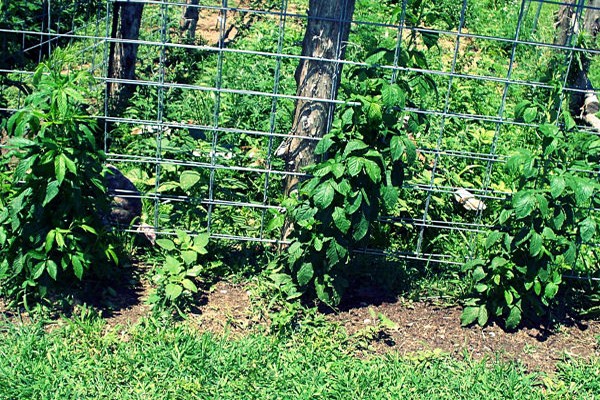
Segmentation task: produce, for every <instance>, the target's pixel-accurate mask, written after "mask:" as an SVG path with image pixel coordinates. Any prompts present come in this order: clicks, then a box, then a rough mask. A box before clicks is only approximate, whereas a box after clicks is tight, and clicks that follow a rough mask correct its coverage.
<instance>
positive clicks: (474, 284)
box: [0, 0, 600, 328]
mask: <svg viewBox="0 0 600 400" xmlns="http://www.w3.org/2000/svg"><path fill="white" fill-rule="evenodd" d="M58 3H59V4H56V8H55V9H53V10H52V12H51V13H50V14H49V16H50V17H51V18H50V21H55V22H54V25H52V23H51V26H45V25H44V24H45V22H44V20H43V18H42V19H40V18H39V15H40V14H41V15H44V12H45V11H44V10H42V9H39V7H37V6H32V7H31V9H30V10H29V11H27V10H22V9H17V8H15V7H14V6H12V5H10V4H8V3H1V5H0V10H1V11H2V18H1V20H0V23H1V24H2V25H1V26H2V27H7V26H14V27H15V28H23V25H22V24H21V23H17V22H18V21H21V20H23V13H26V12H31V13H32V14H35V15H36V18H37V19H36V20H35V24H34V25H33V26H32V28H31V29H36V30H43V31H44V32H45V31H46V30H50V31H53V32H56V33H64V32H65V30H66V29H67V26H66V25H67V24H62V25H61V24H59V22H58V21H60V20H61V18H62V20H63V21H64V19H65V18H66V17H65V16H66V15H69V16H70V18H71V19H70V22H71V25H73V26H82V28H81V29H79V28H78V29H79V30H77V32H78V34H86V35H92V36H93V35H99V34H100V33H99V32H100V31H98V26H99V25H98V23H99V20H100V18H101V17H102V16H103V15H104V12H105V10H104V8H102V7H100V8H102V10H100V8H99V11H98V13H97V14H94V15H92V13H90V12H89V9H86V10H84V9H81V8H78V7H74V8H71V6H68V5H67V4H66V3H63V2H58ZM200 4H201V5H202V6H209V8H207V9H203V10H202V15H201V18H202V19H203V20H205V21H209V22H211V21H213V20H214V21H215V23H216V24H217V26H214V27H213V26H212V25H211V24H210V23H209V24H205V25H203V27H202V28H201V29H200V30H199V32H197V35H196V36H195V38H192V37H190V35H188V34H186V33H185V32H183V31H181V30H180V29H179V19H180V17H181V11H182V10H181V7H180V6H176V5H174V4H147V5H146V6H145V8H144V14H143V18H142V26H141V30H140V38H139V39H140V40H141V44H140V46H139V49H138V62H137V65H136V67H137V68H136V77H137V79H138V83H139V84H138V85H137V88H136V90H135V92H134V95H133V97H132V98H131V99H130V100H129V105H128V106H127V107H125V108H124V109H122V110H118V115H111V117H113V118H115V121H112V122H110V123H108V124H106V125H104V124H102V125H103V126H101V127H100V128H102V127H104V126H105V127H106V128H107V129H108V131H106V132H103V133H100V130H99V129H98V130H97V129H96V123H95V122H94V121H93V119H94V117H98V118H103V117H104V115H103V112H104V106H103V105H104V102H105V100H106V99H105V98H104V96H105V91H104V87H103V86H102V84H101V82H102V80H101V79H98V80H96V81H94V80H93V79H92V78H91V76H90V75H87V74H86V73H83V72H79V71H78V69H79V68H72V67H70V69H71V71H69V72H67V71H66V70H67V69H69V68H67V67H65V65H64V64H61V63H60V57H61V54H63V55H64V54H66V53H68V54H69V57H70V59H71V65H73V62H72V60H82V62H80V64H81V65H83V66H85V67H86V68H87V67H90V68H89V69H90V70H91V72H92V73H93V74H96V75H97V74H98V73H99V70H98V69H95V67H96V64H95V63H96V61H95V57H101V55H100V53H101V52H100V50H99V49H100V47H94V46H92V47H90V43H91V42H90V40H91V39H89V38H85V39H83V40H69V41H70V42H72V43H71V46H70V47H68V48H66V50H64V51H57V52H55V54H54V55H53V56H51V57H49V58H48V57H47V56H46V50H48V49H45V50H44V52H39V53H37V54H38V60H46V62H45V63H42V64H41V65H42V66H41V67H39V68H38V70H37V71H38V72H37V73H36V74H32V76H29V75H28V74H20V73H19V72H18V69H20V68H23V69H33V65H35V64H36V62H37V61H38V60H36V59H35V57H34V56H33V55H32V54H33V53H31V52H22V53H19V54H18V56H19V59H18V60H16V59H14V60H13V59H8V58H6V59H5V60H4V61H6V62H8V63H9V64H10V65H9V67H10V68H12V69H13V70H14V71H15V72H11V73H9V72H3V73H2V74H1V75H0V77H1V78H2V79H3V81H2V82H4V83H3V90H2V92H1V94H0V101H1V102H2V104H1V106H2V107H3V108H7V109H11V108H24V111H20V112H18V113H16V114H14V116H13V117H11V118H10V119H8V118H6V119H4V120H3V122H2V129H3V136H4V132H5V133H6V134H7V135H8V136H10V137H11V140H12V142H11V144H10V146H12V148H13V152H12V153H9V154H6V151H3V155H2V156H3V158H2V166H1V169H0V174H1V175H0V177H1V178H2V181H1V186H0V188H1V190H2V195H3V196H2V197H1V198H0V206H1V207H2V210H1V211H0V224H1V226H0V245H2V248H1V249H0V255H2V259H1V260H0V281H1V283H2V289H1V293H2V294H3V295H5V296H8V297H9V298H10V299H13V300H15V299H16V301H17V302H20V303H22V304H23V303H25V301H24V300H25V299H26V298H27V296H28V295H29V294H30V293H33V294H35V295H37V296H39V297H44V296H46V294H47V291H48V290H47V289H48V288H49V287H51V286H52V285H54V284H55V283H56V282H57V283H58V284H59V285H61V284H63V283H65V282H63V280H66V282H72V281H73V282H76V281H78V280H80V279H81V278H82V277H84V275H86V274H87V272H88V271H90V272H92V271H97V272H100V271H103V270H111V268H110V267H111V266H113V264H119V263H121V264H123V265H128V262H127V260H126V258H127V256H126V255H125V254H118V251H117V248H118V247H119V246H120V244H117V243H116V242H114V240H115V237H114V235H112V233H111V232H109V231H110V230H108V229H105V228H104V226H102V224H101V222H102V221H99V215H101V213H102V210H104V209H106V206H107V204H106V202H104V203H103V201H102V200H100V199H103V200H105V199H106V195H105V194H104V191H103V188H102V185H101V184H99V180H98V177H99V176H100V175H101V174H102V173H103V171H102V163H104V162H106V161H110V162H111V163H113V164H115V165H116V166H117V167H118V168H119V169H120V170H121V171H123V173H124V174H125V175H126V176H127V177H128V178H129V179H130V180H131V181H132V182H133V183H134V184H135V185H136V187H137V188H138V189H139V190H140V192H141V195H142V196H141V197H142V201H143V211H142V215H141V217H140V219H139V220H136V221H135V223H136V224H140V223H146V224H149V225H152V226H153V227H154V229H155V230H156V231H157V232H159V235H170V236H169V237H171V238H173V239H174V238H175V237H176V238H177V239H174V240H171V239H167V236H165V237H161V238H159V240H158V242H157V243H158V245H159V246H158V247H159V248H158V249H152V250H148V251H146V253H145V254H144V257H145V260H146V261H147V262H148V263H149V264H151V265H153V268H152V272H151V277H150V280H152V281H153V282H154V284H155V287H156V293H155V296H153V297H152V303H153V304H155V305H156V308H161V309H167V310H169V311H172V310H173V309H179V310H182V309H185V308H186V307H188V306H190V305H191V304H192V303H193V301H194V296H193V294H194V293H195V292H196V291H197V290H198V288H199V287H200V286H201V285H202V283H203V282H204V283H206V282H211V281H212V280H214V279H216V278H217V277H222V276H223V275H224V274H228V273H232V272H233V273H234V274H237V276H240V275H248V274H249V273H250V272H257V271H260V272H264V273H263V274H261V275H260V276H261V278H260V279H269V283H271V284H273V283H274V284H275V286H278V287H277V288H276V289H275V290H273V292H275V293H277V294H278V295H280V294H282V293H284V294H285V296H281V298H278V301H279V300H282V301H283V300H296V299H297V298H299V297H301V296H304V297H303V299H311V298H314V296H316V297H317V298H319V299H320V300H321V301H323V302H325V303H327V304H329V305H336V304H337V303H338V302H339V301H340V300H341V296H342V293H343V289H344V288H345V287H347V286H349V285H352V283H353V282H358V281H376V282H386V283H387V286H388V288H389V289H390V290H392V291H393V292H396V293H398V292H402V291H406V290H408V291H409V292H410V291H411V290H412V291H413V292H411V294H410V295H411V296H413V297H418V296H420V295H423V294H425V295H427V296H441V297H443V298H445V299H448V301H449V302H452V303H461V304H463V305H466V306H467V308H466V312H465V315H464V316H463V323H465V324H469V323H472V322H475V321H477V322H479V323H481V324H485V323H487V322H488V321H489V320H490V318H492V319H493V318H499V319H501V320H502V319H505V320H506V326H507V327H509V328H513V327H516V326H517V325H518V324H519V323H520V322H521V321H522V320H523V318H524V317H525V318H533V317H534V316H541V315H547V314H548V311H549V310H551V307H552V306H553V305H554V304H555V303H556V300H555V299H556V298H557V296H558V298H573V299H575V300H573V301H572V304H571V305H572V306H573V307H574V308H577V309H578V310H579V311H585V312H587V314H588V315H594V314H595V313H597V312H598V307H599V305H598V294H597V291H598V283H597V281H596V282H595V281H592V280H586V279H581V280H577V281H573V280H567V279H566V278H565V276H576V277H583V278H598V277H599V275H600V269H599V268H598V263H597V260H598V255H597V247H596V245H595V243H596V242H597V231H598V221H597V220H598V217H597V213H596V210H597V209H598V208H599V207H600V204H599V202H600V200H599V198H598V196H597V193H598V189H599V186H598V179H597V167H596V166H597V162H598V151H599V149H600V146H599V143H600V141H598V140H597V137H596V136H594V135H591V134H590V133H589V132H587V131H585V130H582V129H580V127H578V126H577V125H576V124H575V120H574V117H577V116H571V115H570V114H569V112H568V107H567V104H568V96H567V95H565V92H564V91H563V90H562V89H563V85H564V84H565V74H566V72H567V68H568V66H569V65H570V64H571V63H578V62H580V61H581V57H582V56H580V55H577V53H576V54H575V55H572V54H570V53H567V52H561V51H558V50H556V49H553V48H552V47H549V46H542V45H538V44H537V43H545V44H549V43H552V42H553V38H554V36H555V34H556V32H555V29H554V25H553V22H554V13H555V12H556V11H557V9H558V5H557V4H544V6H543V7H542V8H541V9H540V10H539V11H540V12H539V14H538V13H537V11H536V10H535V7H534V6H533V5H532V4H531V3H527V2H524V3H522V2H518V1H509V0H504V1H491V0H474V1H469V2H467V3H464V4H462V3H459V2H450V1H443V2H435V4H434V2H428V1H422V0H410V1H407V2H403V3H402V4H398V2H396V1H391V0H390V1H381V2H377V1H371V0H359V1H357V5H356V11H355V15H354V21H355V23H353V25H352V29H351V32H350V37H349V42H348V44H347V49H346V56H345V58H346V61H347V62H348V63H347V64H345V65H344V66H343V69H342V72H341V79H340V90H339V94H338V99H339V100H341V101H344V102H346V104H344V105H338V106H337V107H336V111H335V115H333V116H332V127H333V129H332V130H331V132H330V133H329V135H327V136H326V137H325V139H324V140H322V141H321V142H320V144H319V146H318V148H317V149H318V153H319V155H320V156H322V157H323V161H322V162H320V163H317V164H316V165H314V166H312V167H310V168H309V169H308V170H306V172H308V173H311V174H312V175H313V178H312V179H309V180H306V181H305V182H304V183H303V184H302V185H301V186H300V192H299V195H298V197H297V199H293V200H290V199H284V196H283V191H282V190H281V189H282V184H283V179H284V174H283V172H284V170H285V164H284V160H283V159H281V158H279V157H277V156H275V154H274V153H275V149H276V148H277V146H278V145H279V144H280V143H281V141H282V140H283V137H284V136H285V135H287V134H289V132H290V129H291V127H292V119H293V117H294V101H293V99H291V98H289V97H290V96H293V95H295V93H296V82H295V78H294V71H295V69H296V66H297V65H298V59H297V58H296V56H298V55H299V54H301V51H302V37H303V32H304V29H305V28H306V24H307V21H306V19H305V18H299V17H297V16H295V15H294V13H293V12H292V11H294V10H303V9H305V8H306V7H307V5H308V2H307V1H300V0H296V1H291V2H289V4H288V11H290V12H291V15H288V16H285V18H284V15H283V14H280V13H277V12H271V13H269V12H266V13H263V12H258V13H257V12H252V10H258V9H264V10H267V9H269V10H277V9H278V7H280V5H279V4H278V3H277V2H265V1H252V2H250V3H249V4H247V6H248V7H240V9H241V10H237V9H236V10H231V12H230V13H229V14H227V18H228V20H229V24H233V25H235V26H236V30H235V33H231V32H233V31H231V32H230V31H228V35H230V36H228V37H227V38H226V39H227V40H225V42H226V43H218V42H219V40H218V38H219V32H218V30H219V29H218V28H219V26H218V22H217V21H218V18H217V17H218V16H219V11H218V9H217V8H218V6H220V5H217V6H215V4H213V3H212V2H209V1H204V2H201V3H200ZM96 5H97V4H96V3H94V4H92V5H91V6H96ZM231 5H232V6H236V5H237V6H239V5H240V4H238V3H235V4H233V3H232V4H231ZM242 5H243V4H242ZM463 5H465V6H466V7H463ZM91 6H90V7H91ZM212 6H215V7H217V8H210V7H212ZM233 8H235V7H233ZM484 11H485V12H484ZM46 16H48V15H46ZM490 20H502V21H505V23H503V24H489V23H488V22H489V21H490ZM399 26H402V29H400V28H399ZM156 27H161V29H156ZM3 29H4V28H3ZM94 29H95V30H94ZM459 31H460V34H457V32H459ZM215 32H216V36H215ZM221 33H222V32H221ZM580 36H581V37H577V38H574V40H576V42H574V43H576V44H577V45H585V46H587V47H590V48H591V47H594V46H595V45H596V44H595V43H590V41H589V38H587V37H586V36H585V35H580ZM515 37H516V38H518V39H519V40H520V41H517V42H516V41H514V40H513V39H514V38H515ZM17 39H18V37H17V36H14V35H11V36H7V37H6V41H5V42H3V44H2V45H3V47H2V48H1V50H2V52H3V54H8V53H10V52H13V50H14V49H15V48H17V47H18V46H19V43H18V40H17ZM22 39H23V40H24V41H25V43H26V44H27V45H30V44H33V42H35V40H34V39H32V37H30V36H28V35H25V36H23V37H22ZM38 39H39V38H38ZM63 39H64V40H63ZM63 39H61V40H60V41H56V43H54V44H53V46H56V47H57V48H62V47H64V45H65V44H67V41H68V40H67V39H66V38H63ZM30 42H31V43H30ZM92 42H93V40H92ZM96 44H97V43H96ZM163 44H166V45H163ZM190 45H195V46H190ZM15 46H17V47H15ZM220 47H222V49H221V50H222V51H221V50H219V48H220ZM90 49H91V50H90ZM94 49H96V50H95V51H94ZM15 54H16V53H15ZM102 56H105V54H104V55H102ZM596 58H597V57H596ZM597 63H598V61H597V60H592V64H593V65H597ZM598 71H600V68H593V67H592V69H591V75H590V79H591V80H592V83H594V84H595V85H596V86H597V85H600V76H599V75H598V74H599V72H598ZM96 77H98V76H96ZM97 82H100V84H96V83H97ZM27 93H30V95H29V96H28V97H25V96H24V95H25V94H27ZM24 99H25V100H24ZM3 140H4V137H3ZM100 142H102V143H100ZM346 142H348V143H346ZM102 147H103V148H104V149H105V150H106V151H107V155H106V157H105V154H104V152H102V151H100V150H99V148H102ZM3 149H5V148H4V147H3ZM13 156H16V157H17V158H19V159H20V161H19V163H18V166H17V167H16V168H13V164H14V161H15V160H14V159H13V158H12V157H13ZM86 183H87V185H86ZM465 193H466V194H465ZM68 199H73V200H72V201H73V202H76V203H77V206H74V205H72V204H70V200H68ZM101 203H103V204H101ZM59 204H60V207H58V208H57V205H59ZM473 204H475V205H473ZM280 206H285V207H287V211H288V213H287V214H286V215H287V216H290V217H291V219H289V220H288V222H289V221H291V222H294V219H295V223H296V228H299V229H296V230H294V231H293V233H292V237H291V241H292V243H291V245H290V246H288V247H286V249H287V250H286V252H284V254H283V255H282V256H280V257H279V258H278V257H277V250H276V248H275V246H273V243H272V242H276V241H277V240H279V239H281V228H282V226H283V225H284V221H285V216H284V214H283V213H282V209H281V208H280ZM91 210H94V211H93V212H92V211H91ZM36 221H37V222H38V223H39V224H38V225H36V224H35V222H36ZM132 228H133V229H135V228H136V227H135V226H133V227H132ZM208 234H210V235H212V237H213V238H228V239H233V240H230V241H221V242H220V243H218V244H217V243H215V241H210V242H208V241H207V237H208V236H207V235H208ZM189 235H192V236H193V235H199V236H197V238H196V239H193V238H192V237H191V236H189ZM198 238H200V239H198ZM121 239H123V240H122V241H127V242H128V243H127V244H124V243H123V245H124V246H125V247H128V249H129V250H132V252H134V251H137V250H136V249H135V246H132V244H135V242H136V240H135V239H131V238H126V237H125V236H123V238H121ZM237 240H248V241H250V242H252V241H255V240H259V241H266V242H267V244H264V243H262V242H259V243H257V244H251V245H249V244H247V243H246V242H243V243H244V244H240V242H239V241H237ZM367 249H368V250H369V251H372V252H373V253H376V254H379V255H381V257H380V258H377V259H375V260H374V259H373V258H369V257H363V256H360V255H359V256H355V252H357V251H359V250H367ZM230 252H231V253H233V254H234V255H233V256H230V255H229V254H228V253H230ZM365 252H366V251H365ZM240 254H243V257H241V256H240V257H238V256H239V255H240ZM119 256H121V258H122V259H121V260H118V258H119ZM398 258H400V261H398ZM407 260H410V261H407ZM393 262H395V263H396V264H394V267H393V268H395V271H394V274H392V275H394V278H392V279H388V277H389V275H385V274H383V273H382V270H383V269H385V268H387V267H389V266H390V265H392V263H393ZM382 266H383V267H382ZM384 267H385V268H384ZM389 269H392V268H389ZM113 270H114V269H113ZM265 270H266V271H265ZM98 274H99V275H102V274H100V273H98ZM91 275H92V276H94V274H93V273H92V274H91ZM108 275H110V273H109V274H108ZM265 276H266V277H269V278H264V277H265ZM72 278H76V279H72ZM423 280H425V281H427V282H428V283H427V284H423V283H422V282H423ZM407 281H409V282H407ZM107 285H109V286H110V284H109V283H107ZM415 287H416V288H418V289H416V290H415ZM407 288H408V289H407ZM424 288H426V289H425V290H423V291H422V290H421V289H424ZM415 291H416V292H417V294H414V293H415ZM423 292H425V293H423ZM271 295H272V293H271ZM275 297H277V296H275Z"/></svg>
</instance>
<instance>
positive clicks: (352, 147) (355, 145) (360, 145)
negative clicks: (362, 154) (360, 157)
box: [342, 140, 369, 158]
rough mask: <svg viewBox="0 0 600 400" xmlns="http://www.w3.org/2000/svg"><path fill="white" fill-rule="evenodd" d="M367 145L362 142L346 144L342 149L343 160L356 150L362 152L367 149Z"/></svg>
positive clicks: (353, 141)
mask: <svg viewBox="0 0 600 400" xmlns="http://www.w3.org/2000/svg"><path fill="white" fill-rule="evenodd" d="M368 147H369V145H368V144H366V143H365V142H363V141H362V140H351V141H349V142H348V144H347V145H346V147H345V148H344V152H343V154H342V157H343V158H346V157H348V155H349V154H350V153H353V152H355V151H357V150H364V149H366V148H368Z"/></svg>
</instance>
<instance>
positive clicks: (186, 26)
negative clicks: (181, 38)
mask: <svg viewBox="0 0 600 400" xmlns="http://www.w3.org/2000/svg"><path fill="white" fill-rule="evenodd" d="M188 4H189V5H190V6H191V7H190V6H188V7H185V8H184V9H183V14H182V15H181V21H179V28H180V29H181V33H184V32H186V31H187V37H188V39H189V40H190V41H193V40H194V38H195V37H196V26H197V25H198V16H199V14H200V12H199V11H200V9H199V8H198V7H197V6H198V0H188Z"/></svg>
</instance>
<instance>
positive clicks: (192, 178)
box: [179, 171, 202, 191]
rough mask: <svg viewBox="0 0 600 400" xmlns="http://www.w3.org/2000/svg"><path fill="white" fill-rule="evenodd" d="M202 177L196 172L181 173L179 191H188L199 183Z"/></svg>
mask: <svg viewBox="0 0 600 400" xmlns="http://www.w3.org/2000/svg"><path fill="white" fill-rule="evenodd" d="M201 178H202V176H201V175H200V173H198V172H197V171H183V172H182V173H181V176H180V177H179V185H180V186H181V189H183V190H185V191H188V190H190V189H191V188H193V187H194V185H195V184H196V183H198V182H199V181H200V179H201Z"/></svg>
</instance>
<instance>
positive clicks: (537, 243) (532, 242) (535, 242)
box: [529, 229, 543, 257]
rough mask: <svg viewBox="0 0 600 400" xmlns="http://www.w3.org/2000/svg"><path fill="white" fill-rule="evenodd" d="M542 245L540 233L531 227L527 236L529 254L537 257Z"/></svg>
mask: <svg viewBox="0 0 600 400" xmlns="http://www.w3.org/2000/svg"><path fill="white" fill-rule="evenodd" d="M542 247H543V241H542V235H540V234H539V233H537V232H536V231H534V230H533V229H532V230H531V236H530V237H529V254H530V255H531V256H532V257H537V256H538V255H539V254H540V252H541V251H542Z"/></svg>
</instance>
